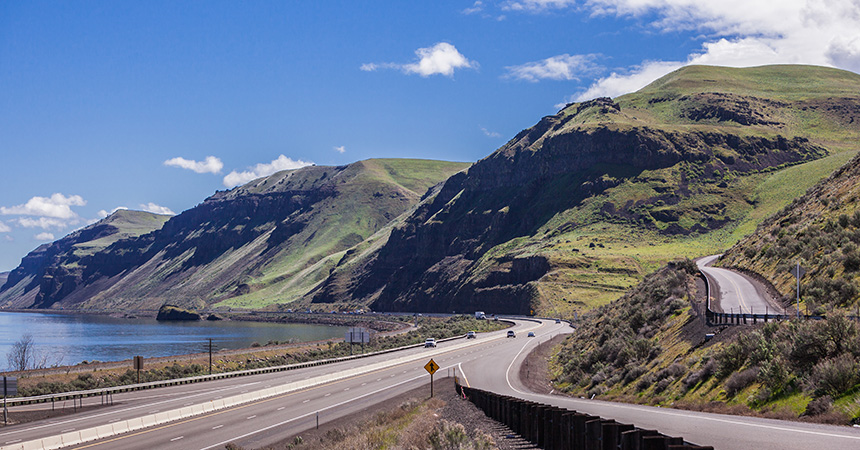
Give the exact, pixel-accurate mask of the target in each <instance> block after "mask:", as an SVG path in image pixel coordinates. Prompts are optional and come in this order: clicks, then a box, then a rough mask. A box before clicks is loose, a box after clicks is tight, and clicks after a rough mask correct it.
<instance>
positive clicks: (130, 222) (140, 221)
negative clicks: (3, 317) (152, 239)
mask: <svg viewBox="0 0 860 450" xmlns="http://www.w3.org/2000/svg"><path fill="white" fill-rule="evenodd" d="M169 218H170V216H167V215H160V214H152V213H148V212H144V211H129V210H124V209H120V210H117V211H116V212H114V213H113V214H111V215H110V216H108V217H106V218H104V219H102V220H100V221H98V222H96V223H94V224H92V225H90V226H87V227H85V228H82V229H80V230H77V231H75V232H73V233H71V234H69V235H68V236H66V237H64V238H62V239H60V240H58V241H55V242H53V243H50V244H42V245H41V246H39V247H38V248H37V249H36V250H33V251H32V252H30V253H29V254H28V255H27V256H25V257H24V259H23V260H22V261H21V265H19V266H18V267H17V268H15V270H13V271H12V272H9V273H8V276H7V277H4V278H5V279H2V280H0V307H2V308H29V307H31V306H33V304H34V303H35V302H36V299H37V298H42V297H44V294H43V293H42V289H43V288H46V289H54V288H55V286H56V284H55V283H54V280H55V279H58V278H59V279H68V278H69V277H74V276H79V275H80V274H81V273H82V272H83V270H84V267H83V266H82V265H81V262H82V261H86V260H87V259H88V258H90V257H91V256H92V255H94V254H96V253H98V252H100V251H102V250H104V249H105V248H107V247H108V246H110V245H111V244H113V243H115V242H117V241H120V240H122V239H130V238H135V237H138V236H141V235H144V234H147V233H150V232H152V231H155V230H158V229H159V228H161V227H162V226H163V225H164V222H166V221H167V220H168V219H169ZM74 287H75V286H73V285H65V286H60V287H59V290H60V291H62V290H66V291H70V290H72V289H74Z"/></svg>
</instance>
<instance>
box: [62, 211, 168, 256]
mask: <svg viewBox="0 0 860 450" xmlns="http://www.w3.org/2000/svg"><path fill="white" fill-rule="evenodd" d="M170 217H171V216H168V215H163V214H153V213H148V212H145V211H132V210H125V209H120V210H117V211H116V212H114V213H113V214H111V215H110V216H108V217H107V218H105V219H104V220H102V221H100V222H99V224H106V225H112V226H114V227H116V228H117V229H118V231H117V232H116V233H115V234H111V235H110V236H105V237H102V238H99V239H94V240H92V241H86V242H79V243H77V244H75V245H74V254H75V256H77V257H84V256H88V255H92V254H94V253H96V252H98V251H100V250H102V249H105V248H107V247H108V246H109V245H111V244H113V243H114V242H116V241H118V240H120V239H127V238H130V237H137V236H142V235H144V234H147V233H150V232H152V231H154V230H157V229H160V228H161V227H162V226H163V225H164V222H167V220H168V219H170Z"/></svg>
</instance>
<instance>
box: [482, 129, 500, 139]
mask: <svg viewBox="0 0 860 450" xmlns="http://www.w3.org/2000/svg"><path fill="white" fill-rule="evenodd" d="M481 131H483V132H484V136H487V137H491V138H500V137H502V135H501V134H499V133H497V132H495V131H490V130H488V129H486V128H484V127H481Z"/></svg>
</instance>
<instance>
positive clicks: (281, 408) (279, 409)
mask: <svg viewBox="0 0 860 450" xmlns="http://www.w3.org/2000/svg"><path fill="white" fill-rule="evenodd" d="M286 408H287V407H286V406H281V407H280V408H278V411H283V410H285V409H286Z"/></svg>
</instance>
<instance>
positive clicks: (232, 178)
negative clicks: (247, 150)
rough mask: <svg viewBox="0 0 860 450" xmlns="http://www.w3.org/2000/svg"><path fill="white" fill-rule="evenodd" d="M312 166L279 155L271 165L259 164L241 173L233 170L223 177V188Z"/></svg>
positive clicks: (305, 162) (309, 163)
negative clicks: (284, 171) (276, 173)
mask: <svg viewBox="0 0 860 450" xmlns="http://www.w3.org/2000/svg"><path fill="white" fill-rule="evenodd" d="M312 164H313V163H312V162H307V161H302V160H298V161H294V160H292V159H291V158H287V157H286V156H284V155H281V156H278V158H277V159H275V160H274V161H272V162H271V163H268V164H264V163H260V164H257V165H256V166H254V167H253V168H251V169H250V170H246V171H242V172H237V171H235V170H234V171H232V172H230V173H229V174H227V175H226V176H225V177H224V186H227V187H228V188H232V187H234V186H238V185H240V184H245V183H247V182H249V181H252V180H256V179H257V178H261V177H267V176H269V175H271V174H273V173H275V172H280V171H282V170H291V169H299V168H301V167H305V166H310V165H312Z"/></svg>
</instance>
